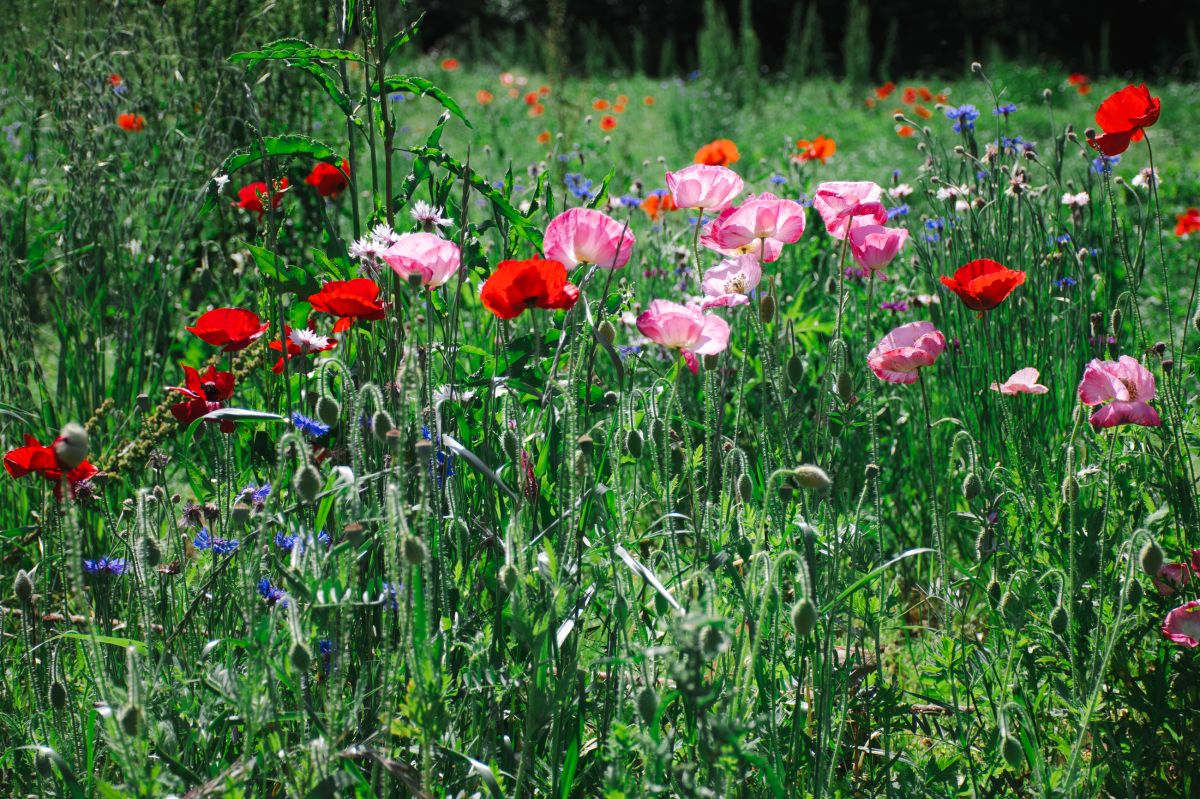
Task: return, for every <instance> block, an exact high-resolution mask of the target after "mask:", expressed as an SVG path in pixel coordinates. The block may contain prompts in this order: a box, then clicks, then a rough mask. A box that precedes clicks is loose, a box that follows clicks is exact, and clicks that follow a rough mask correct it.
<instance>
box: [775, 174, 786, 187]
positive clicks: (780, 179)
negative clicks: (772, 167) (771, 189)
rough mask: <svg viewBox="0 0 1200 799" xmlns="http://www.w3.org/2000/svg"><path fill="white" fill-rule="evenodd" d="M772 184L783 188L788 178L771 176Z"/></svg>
mask: <svg viewBox="0 0 1200 799" xmlns="http://www.w3.org/2000/svg"><path fill="white" fill-rule="evenodd" d="M771 183H773V184H774V185H776V186H782V185H783V184H784V183H787V178H785V177H784V176H783V175H771Z"/></svg>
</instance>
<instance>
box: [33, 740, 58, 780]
mask: <svg viewBox="0 0 1200 799" xmlns="http://www.w3.org/2000/svg"><path fill="white" fill-rule="evenodd" d="M48 751H50V750H49V749H43V748H42V747H38V750H37V754H35V755H34V756H33V765H34V766H35V767H36V768H37V770H38V774H41V775H42V776H43V777H45V778H46V779H48V780H52V779H54V766H53V763H52V761H51V759H50V755H48V754H46V753H47V752H48Z"/></svg>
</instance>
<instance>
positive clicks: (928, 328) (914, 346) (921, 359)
mask: <svg viewBox="0 0 1200 799" xmlns="http://www.w3.org/2000/svg"><path fill="white" fill-rule="evenodd" d="M944 349H946V337H945V336H943V335H942V333H941V331H939V330H938V329H937V328H935V327H934V326H933V323H932V322H909V323H908V324H906V325H900V327H897V328H896V329H895V330H893V331H892V332H890V333H888V334H887V335H886V336H884V337H883V338H881V339H880V340H879V343H878V344H876V345H875V348H874V349H872V350H871V351H870V353H868V354H867V365H868V366H870V367H871V371H872V372H874V373H875V376H876V377H878V378H879V379H880V380H886V381H887V382H889V383H915V382H917V370H918V369H920V368H921V367H923V366H932V365H933V362H934V361H936V360H937V357H938V356H939V355H941V354H942V350H944Z"/></svg>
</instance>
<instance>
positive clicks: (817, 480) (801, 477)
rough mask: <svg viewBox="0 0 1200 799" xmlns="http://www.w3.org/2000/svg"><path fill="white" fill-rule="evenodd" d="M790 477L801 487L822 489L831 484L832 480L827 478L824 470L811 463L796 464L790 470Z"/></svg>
mask: <svg viewBox="0 0 1200 799" xmlns="http://www.w3.org/2000/svg"><path fill="white" fill-rule="evenodd" d="M792 477H793V478H794V479H795V481H796V482H797V483H799V484H800V486H801V487H802V488H811V489H814V490H823V489H826V488H829V487H830V486H832V485H833V481H832V480H830V479H829V475H827V474H826V473H825V470H824V469H822V468H821V467H820V466H814V465H812V464H811V463H808V464H805V465H803V466H797V467H796V468H795V470H793V471H792Z"/></svg>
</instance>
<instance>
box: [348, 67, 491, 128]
mask: <svg viewBox="0 0 1200 799" xmlns="http://www.w3.org/2000/svg"><path fill="white" fill-rule="evenodd" d="M371 91H372V92H374V93H376V94H378V93H379V91H380V89H379V84H378V83H376V84H375V85H374V86H372V87H371ZM383 91H385V92H389V93H390V92H412V93H414V94H418V95H420V96H422V97H432V98H433V99H435V100H437V101H438V102H439V103H441V105H442V108H445V109H446V110H447V111H449V112H450V113H451V114H454V116H456V117H458V118H459V119H461V120H462V121H463V123H464V124H465V125H466V126H467V127H468V128H469V127H472V125H471V122H470V120H468V119H467V117H466V115H465V114H463V111H462V108H461V107H460V106H459V105H458V103H457V102H455V100H454V98H453V97H451V96H450V95H448V94H446V93H445V92H444V91H442V90H441V89H439V88H438V87H437V86H434V85H433V82H432V81H430V80H429V79H428V78H419V77H417V76H416V75H388V76H387V77H386V78H384V79H383Z"/></svg>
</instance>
